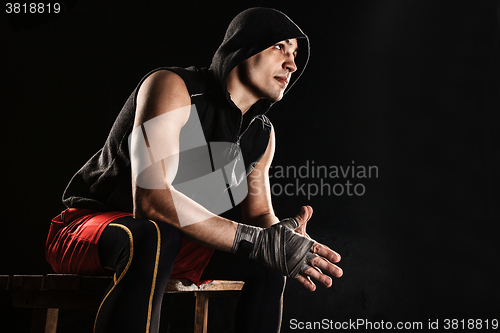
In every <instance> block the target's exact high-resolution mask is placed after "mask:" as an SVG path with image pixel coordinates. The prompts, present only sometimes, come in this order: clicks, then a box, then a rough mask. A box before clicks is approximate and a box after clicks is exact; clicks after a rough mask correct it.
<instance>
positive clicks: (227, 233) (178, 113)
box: [131, 71, 237, 251]
mask: <svg viewBox="0 0 500 333" xmlns="http://www.w3.org/2000/svg"><path fill="white" fill-rule="evenodd" d="M190 107H191V98H190V96H189V93H188V91H187V88H186V85H185V83H184V81H183V80H182V79H181V78H180V77H179V76H178V75H177V74H175V73H173V72H170V71H159V72H156V73H154V74H152V75H151V76H149V77H148V78H147V79H146V80H145V81H144V82H143V84H142V85H141V88H140V89H139V92H138V96H137V112H136V117H135V123H134V128H138V127H141V126H143V125H144V124H145V123H146V122H147V121H148V120H152V119H154V118H156V117H159V116H164V117H168V121H165V122H162V126H163V127H162V133H161V134H160V135H162V137H161V140H162V147H161V148H162V150H163V151H164V152H163V153H164V154H165V155H166V156H169V157H170V158H165V159H164V160H162V163H161V166H162V168H163V172H164V176H165V188H164V189H146V188H143V187H141V186H138V185H137V184H136V183H135V182H134V184H133V199H134V216H136V217H138V218H146V219H151V220H154V221H158V222H166V223H169V224H171V225H173V226H175V227H177V228H179V230H180V231H181V232H182V233H183V235H184V236H185V237H187V238H190V239H193V240H196V241H197V242H198V243H203V244H204V245H208V246H210V247H213V248H216V249H220V250H223V251H230V250H231V247H232V245H233V241H234V235H235V233H236V228H237V223H236V222H233V221H230V220H227V219H224V218H222V217H219V216H217V215H215V214H212V213H211V212H209V211H208V210H206V209H205V208H204V207H203V206H201V205H199V204H198V203H196V202H194V201H193V200H191V199H189V198H187V197H186V196H184V195H183V194H182V193H180V192H178V191H177V190H175V189H174V188H173V187H172V186H171V181H172V179H173V178H174V176H175V174H176V172H177V166H178V160H177V158H176V157H177V156H178V154H179V135H180V130H181V128H182V126H184V124H185V123H186V121H187V119H188V118H189V112H190ZM146 139H148V138H146ZM149 139H151V138H149ZM149 143H150V142H148V141H147V140H146V144H149ZM149 147H150V146H149ZM138 149H141V148H140V147H138V145H134V142H132V147H131V151H132V157H131V158H132V159H133V158H134V152H136V153H137V154H140V153H141V152H137V151H136V150H138ZM132 164H134V161H132ZM174 198H175V204H174ZM183 213H184V214H190V215H191V218H192V219H198V221H200V222H197V223H193V224H190V225H186V226H184V227H182V226H181V225H180V222H179V215H178V214H183Z"/></svg>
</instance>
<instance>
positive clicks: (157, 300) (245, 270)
mask: <svg viewBox="0 0 500 333" xmlns="http://www.w3.org/2000/svg"><path fill="white" fill-rule="evenodd" d="M181 244H182V241H181V235H180V232H179V231H178V230H177V229H176V228H174V227H172V226H170V225H168V224H166V223H161V222H160V223H155V222H152V221H149V220H140V219H134V218H133V217H123V218H119V219H117V220H116V221H114V222H113V223H111V224H109V225H108V226H107V227H106V228H105V229H104V232H103V233H102V235H101V238H100V240H99V244H98V245H99V257H100V259H101V264H102V265H103V266H104V267H106V268H110V269H114V270H115V277H114V282H113V283H112V284H111V286H110V287H109V289H108V292H107V293H106V295H105V298H104V300H103V302H102V304H101V306H100V308H99V312H98V315H97V318H96V322H95V332H96V333H101V332H107V333H110V332H120V333H121V332H131V333H135V332H138V333H139V332H141V333H142V332H145V333H153V332H158V328H159V323H160V312H161V303H162V299H163V294H164V291H165V288H166V285H167V282H168V279H169V277H170V274H171V273H172V269H173V266H174V262H175V257H176V256H177V253H178V252H179V250H180V248H181ZM203 279H209V280H212V279H226V280H241V281H245V286H244V288H243V290H242V293H241V296H240V299H239V301H238V308H237V315H236V320H235V332H237V333H246V332H252V333H255V332H259V333H267V332H269V333H271V332H272V333H275V332H278V331H279V326H280V324H281V308H282V295H283V289H284V286H285V278H284V277H283V276H281V275H280V274H278V273H275V272H274V271H272V270H270V269H268V268H266V267H264V266H262V265H260V264H258V263H257V262H254V261H252V260H248V259H244V258H239V257H236V256H235V255H233V254H230V253H225V252H219V251H215V253H214V256H213V257H212V259H211V260H210V263H209V264H208V266H207V268H206V269H205V271H204V273H203Z"/></svg>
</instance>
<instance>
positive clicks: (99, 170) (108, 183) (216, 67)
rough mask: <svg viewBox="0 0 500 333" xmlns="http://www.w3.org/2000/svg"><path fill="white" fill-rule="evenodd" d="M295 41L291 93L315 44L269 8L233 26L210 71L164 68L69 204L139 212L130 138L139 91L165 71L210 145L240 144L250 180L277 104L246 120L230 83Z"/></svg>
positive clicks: (73, 189) (132, 100)
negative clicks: (252, 63) (251, 63)
mask: <svg viewBox="0 0 500 333" xmlns="http://www.w3.org/2000/svg"><path fill="white" fill-rule="evenodd" d="M292 38H296V39H297V41H298V45H299V51H298V55H297V58H296V59H295V61H296V64H297V71H296V72H295V73H293V75H292V81H291V82H290V83H289V85H288V87H287V89H286V91H285V93H286V92H288V90H289V89H290V88H291V86H292V85H293V84H294V83H295V82H296V81H297V79H298V78H299V77H300V75H301V74H302V72H303V70H304V68H305V66H306V64H307V62H308V59H309V40H308V38H307V36H306V35H305V34H304V33H303V32H302V31H301V30H300V28H299V27H298V26H297V25H296V24H295V23H294V22H292V20H290V19H289V18H288V17H287V16H286V15H285V14H283V13H281V12H280V11H278V10H275V9H269V8H251V9H247V10H245V11H243V12H241V13H240V14H238V15H237V16H236V17H235V18H234V19H233V20H232V21H231V23H230V25H229V27H228V29H227V31H226V34H225V37H224V40H223V42H222V44H221V45H220V46H219V48H218V49H217V51H216V53H215V55H214V57H213V59H212V64H211V66H210V68H196V67H188V68H179V67H164V68H158V69H156V70H154V71H152V72H150V73H148V74H147V75H146V76H145V77H144V78H143V79H142V80H141V81H140V82H139V84H138V85H137V87H136V88H135V90H134V91H133V92H132V94H131V95H130V97H129V98H128V99H127V101H126V103H125V105H124V106H123V108H122V110H121V112H120V113H119V115H118V116H117V118H116V120H115V122H114V124H113V126H112V128H111V131H110V134H109V136H108V138H107V140H106V142H105V144H104V146H103V147H102V148H101V149H100V150H99V151H98V152H97V153H96V154H95V155H94V156H93V157H92V158H91V159H90V160H89V161H87V163H86V164H85V165H84V166H83V167H82V168H81V169H80V170H79V171H78V172H77V173H76V174H75V175H74V176H73V177H72V179H71V181H70V182H69V184H68V186H67V187H66V190H65V191H64V194H63V203H64V204H65V205H66V206H67V207H68V208H87V209H92V210H96V211H123V212H130V213H132V212H133V200H132V185H131V184H132V175H131V163H130V153H129V136H130V134H131V132H132V130H133V125H134V118H135V112H136V106H137V103H136V102H137V93H138V90H139V88H140V86H141V84H142V82H144V80H145V79H146V78H147V77H148V76H149V75H151V74H152V73H154V72H156V71H159V70H170V71H172V72H174V73H176V74H178V75H179V76H180V77H181V78H182V79H183V80H184V82H185V84H186V87H187V89H188V92H189V94H190V96H191V103H192V106H193V105H194V106H195V108H194V109H193V108H192V112H193V110H196V112H197V116H198V118H199V120H200V123H201V126H202V129H203V134H204V136H205V140H206V142H217V141H218V142H230V143H235V144H236V145H237V146H239V148H240V151H241V155H242V157H243V163H244V168H245V171H246V175H248V174H250V172H251V171H252V170H253V168H254V167H255V165H256V164H257V163H258V162H259V160H260V159H261V157H262V156H263V154H264V152H265V151H266V148H267V146H268V143H269V137H270V132H271V123H270V121H269V119H268V118H267V117H266V116H265V113H267V111H268V110H269V108H270V107H271V106H272V104H273V102H271V101H269V100H264V99H262V100H259V101H257V102H256V103H255V104H254V105H253V106H252V107H251V108H250V110H248V111H247V112H246V113H245V115H244V116H242V112H241V111H240V110H239V109H238V108H237V107H236V105H235V104H234V103H233V101H232V100H231V98H230V95H229V93H228V91H227V88H226V77H227V75H228V74H229V72H230V71H231V70H232V69H233V68H234V67H235V66H237V65H238V64H239V63H241V62H242V61H244V60H245V59H248V58H250V57H252V56H253V55H255V54H257V53H259V52H261V51H263V50H264V49H266V48H268V47H270V46H272V45H274V44H275V43H277V42H279V41H282V40H285V39H292ZM190 118H191V116H190ZM188 123H189V120H188ZM183 130H184V128H183ZM181 134H182V130H181ZM180 160H181V161H180V163H179V169H182V168H183V163H182V158H181V159H180ZM174 182H175V179H174Z"/></svg>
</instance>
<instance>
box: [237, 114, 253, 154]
mask: <svg viewBox="0 0 500 333" xmlns="http://www.w3.org/2000/svg"><path fill="white" fill-rule="evenodd" d="M257 117H258V116H254V117H253V118H252V120H250V122H249V123H248V126H247V128H245V130H244V131H243V133H241V134H240V135H238V136H236V144H237V145H238V147H239V146H240V140H241V137H242V136H243V134H245V132H246V131H248V129H249V128H250V125H252V123H253V121H254V120H255V118H257ZM241 126H243V117H241V122H240V128H239V131H241ZM239 131H238V132H239Z"/></svg>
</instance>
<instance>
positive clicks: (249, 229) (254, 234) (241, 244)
mask: <svg viewBox="0 0 500 333" xmlns="http://www.w3.org/2000/svg"><path fill="white" fill-rule="evenodd" d="M261 232H262V228H259V227H254V226H251V225H247V224H243V223H240V224H238V229H237V230H236V234H235V236H234V242H233V246H232V248H231V252H232V253H235V254H237V255H239V256H242V257H245V258H251V259H253V258H254V257H255V250H256V248H257V245H258V244H257V243H258V240H259V238H260V234H261Z"/></svg>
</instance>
